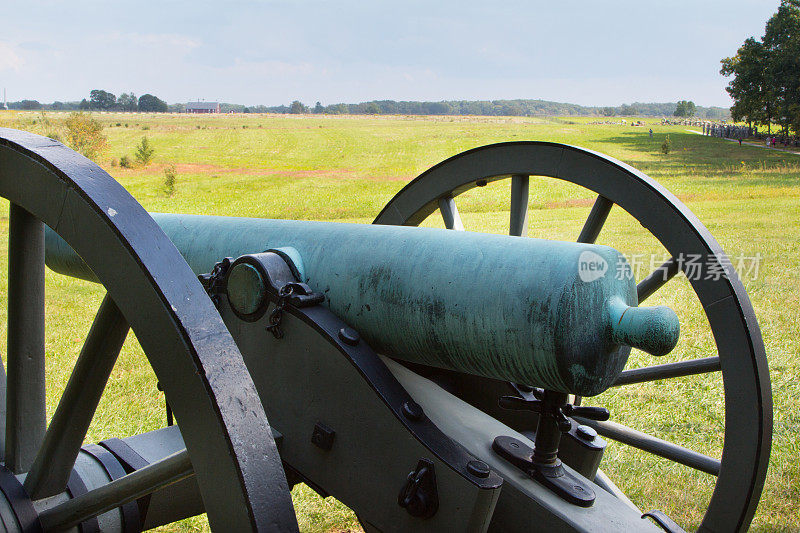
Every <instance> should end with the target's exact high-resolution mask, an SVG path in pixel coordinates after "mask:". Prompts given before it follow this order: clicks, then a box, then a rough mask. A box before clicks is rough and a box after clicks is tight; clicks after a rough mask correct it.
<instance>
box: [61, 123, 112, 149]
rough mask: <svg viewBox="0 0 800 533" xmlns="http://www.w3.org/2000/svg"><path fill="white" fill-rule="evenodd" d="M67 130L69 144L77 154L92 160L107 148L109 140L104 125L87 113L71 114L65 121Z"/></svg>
mask: <svg viewBox="0 0 800 533" xmlns="http://www.w3.org/2000/svg"><path fill="white" fill-rule="evenodd" d="M64 127H65V128H66V129H67V144H68V145H69V147H70V148H72V149H73V150H75V151H76V152H80V153H82V154H83V155H84V156H86V157H88V158H89V159H92V158H93V157H95V156H96V155H97V153H98V152H100V151H101V150H102V149H103V148H105V146H106V143H107V139H106V136H105V135H103V125H102V124H101V123H100V122H99V121H98V120H95V119H93V118H92V117H91V115H88V114H86V113H82V112H80V113H70V115H69V116H68V117H67V119H66V120H65V121H64Z"/></svg>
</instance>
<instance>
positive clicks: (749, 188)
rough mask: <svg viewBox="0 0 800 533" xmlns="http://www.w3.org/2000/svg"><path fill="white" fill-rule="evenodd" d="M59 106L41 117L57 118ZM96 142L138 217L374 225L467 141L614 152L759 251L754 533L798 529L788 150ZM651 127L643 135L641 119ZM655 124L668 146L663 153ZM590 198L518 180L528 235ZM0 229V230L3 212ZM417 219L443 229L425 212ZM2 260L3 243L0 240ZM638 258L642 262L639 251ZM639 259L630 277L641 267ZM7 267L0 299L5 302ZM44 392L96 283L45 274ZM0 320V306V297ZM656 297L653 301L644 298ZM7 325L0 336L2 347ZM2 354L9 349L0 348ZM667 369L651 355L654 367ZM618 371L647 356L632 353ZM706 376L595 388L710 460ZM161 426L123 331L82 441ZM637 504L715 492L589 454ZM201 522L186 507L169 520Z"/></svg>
mask: <svg viewBox="0 0 800 533" xmlns="http://www.w3.org/2000/svg"><path fill="white" fill-rule="evenodd" d="M59 117H60V116H59V115H55V114H51V115H50V116H49V120H50V122H51V123H52V125H53V126H51V127H53V128H55V129H58V123H59V120H60V118H59ZM96 117H97V118H98V119H99V120H101V121H102V122H103V124H104V125H105V126H106V127H105V130H104V133H105V134H106V135H107V136H108V141H109V143H108V149H107V150H106V151H105V152H104V153H103V154H102V155H101V156H100V157H99V158H98V162H99V163H100V164H101V165H102V166H103V167H104V168H105V169H106V170H107V171H109V173H110V174H111V175H112V176H113V177H114V178H116V179H117V180H118V181H120V182H121V183H122V184H123V185H124V186H125V187H126V188H127V189H128V190H129V191H130V192H131V194H132V195H133V196H134V197H135V198H136V199H137V200H138V201H139V202H141V203H142V204H143V205H144V207H145V208H146V209H148V210H150V211H171V212H181V213H196V214H209V215H237V216H250V217H268V218H293V219H308V220H334V221H346V222H361V223H369V222H370V221H371V220H372V219H373V218H374V217H375V216H376V215H377V214H378V212H379V211H380V209H381V207H382V206H383V205H384V204H386V202H388V201H389V199H390V198H391V197H392V196H393V195H394V194H395V193H396V192H397V191H399V190H400V189H401V188H402V187H403V185H404V184H405V183H407V182H408V181H409V180H411V179H412V178H414V177H415V176H416V175H418V174H419V173H420V172H422V171H424V170H425V169H427V168H429V167H430V166H432V165H434V164H435V163H437V162H439V161H441V160H443V159H445V158H447V157H449V156H452V155H454V154H456V153H458V152H461V151H463V150H466V149H469V148H473V147H476V146H481V145H485V144H489V143H494V142H499V141H510V140H548V141H556V142H564V143H568V144H574V145H578V146H582V147H586V148H590V149H593V150H596V151H599V152H602V153H606V154H608V155H611V156H613V157H615V158H617V159H620V160H622V161H624V162H626V163H628V164H630V165H632V166H634V167H636V168H638V169H640V170H642V171H644V172H645V173H647V174H648V175H650V176H651V177H653V178H654V179H656V180H657V181H659V182H660V183H661V184H663V185H664V186H665V187H666V188H667V189H669V190H670V191H672V192H673V193H675V194H676V195H677V196H678V197H679V198H680V199H681V200H682V201H683V202H684V203H686V204H687V205H688V206H689V208H690V209H691V210H692V211H693V212H694V213H696V214H697V215H698V216H699V218H700V219H701V220H702V221H703V222H704V223H705V225H706V226H707V227H708V228H709V230H710V231H711V233H712V234H713V235H714V236H715V237H716V238H717V240H718V241H719V242H720V243H721V245H722V247H723V248H724V249H725V250H726V252H727V253H728V254H729V255H730V256H731V257H738V256H746V257H752V256H755V255H756V254H760V257H761V259H760V262H759V265H758V272H757V275H754V273H753V272H750V273H749V274H748V275H746V276H744V279H743V281H744V283H745V286H746V288H747V291H748V293H749V295H750V298H751V299H752V302H753V305H754V307H755V311H756V315H757V317H758V319H759V322H760V325H761V328H762V332H763V337H764V343H765V345H766V349H767V354H768V359H769V365H770V371H771V379H772V387H773V401H774V434H773V447H772V455H771V460H770V469H769V473H768V476H767V482H766V485H765V488H764V493H763V495H762V498H761V503H760V506H759V508H758V511H757V513H756V515H755V518H754V520H753V525H752V529H753V530H754V531H800V513H798V511H797V509H798V506H799V505H800V465H798V457H800V439H799V438H798V434H800V357H798V356H800V327H799V326H798V320H797V312H798V309H800V274H799V273H800V155H795V154H787V153H781V152H776V151H770V150H766V149H764V148H761V147H755V146H742V147H740V146H738V145H736V144H735V143H731V142H727V141H724V140H720V139H712V138H708V137H703V136H701V135H697V134H695V133H691V132H688V131H687V130H689V129H695V130H696V129H697V128H690V127H685V126H669V127H662V126H661V125H660V124H659V123H658V121H656V120H653V119H644V120H645V122H646V123H647V126H646V127H645V128H641V127H638V128H634V127H630V126H612V125H591V124H589V122H591V121H592V120H595V119H588V118H576V119H566V118H514V119H510V118H508V119H504V118H494V117H486V118H482V117H437V118H433V117H338V116H337V117H334V116H331V117H318V116H271V115H224V116H205V117H198V116H187V115H162V116H157V115H125V114H117V115H115V114H102V115H97V116H96ZM0 126H7V127H20V128H24V129H29V130H32V131H37V132H40V133H42V132H43V125H42V117H41V116H40V115H39V114H37V113H11V112H6V113H0ZM650 127H652V129H653V130H654V132H655V135H654V137H653V138H652V139H651V138H650V137H649V135H648V128H650ZM666 134H669V135H670V138H671V140H672V148H673V150H672V152H671V153H670V154H668V155H664V154H662V153H661V152H660V146H661V143H662V142H663V140H664V136H665V135H666ZM145 135H146V136H148V138H149V140H150V141H151V142H152V144H153V146H154V147H155V158H154V161H153V162H152V163H151V164H150V165H148V166H146V167H143V168H141V167H140V168H133V169H122V168H120V167H119V166H112V160H117V161H118V160H119V158H120V157H121V156H124V155H127V156H128V157H131V158H132V156H133V153H134V150H135V146H136V144H137V143H138V142H139V141H140V140H141V138H142V137H143V136H145ZM168 165H174V166H175V168H176V171H177V183H176V187H175V192H174V194H173V195H172V196H168V195H167V194H166V193H165V192H164V169H165V168H166V167H167V166H168ZM594 196H595V195H594V194H593V193H591V192H590V191H586V190H583V189H579V188H577V187H574V186H569V185H567V184H564V183H554V181H553V180H548V179H545V178H534V179H532V181H531V195H530V208H531V212H530V217H529V220H530V227H529V235H530V236H535V237H546V238H555V239H564V240H574V239H575V237H576V236H577V234H578V232H579V230H580V227H581V226H582V224H583V221H584V220H585V218H586V216H587V214H588V211H589V209H590V207H591V204H592V200H593V198H594ZM458 203H459V210H460V211H461V214H462V218H463V220H464V224H465V226H466V227H467V229H468V230H475V231H487V232H500V233H505V232H507V227H508V207H507V203H508V187H507V184H499V183H498V184H492V185H490V186H487V187H485V188H481V189H479V190H475V191H471V192H470V193H468V194H467V195H465V197H463V198H459V202H458ZM0 212H2V213H3V217H2V218H0V230H2V231H7V225H8V218H7V215H6V213H7V209H6V208H5V206H3V209H2V211H0ZM426 225H439V226H441V222H440V220H439V219H438V218H433V217H431V219H430V220H428V221H426ZM598 242H600V243H602V244H609V245H612V246H615V247H617V248H618V249H619V250H621V251H622V252H624V253H626V254H628V255H629V256H633V255H634V254H662V255H663V253H664V251H663V249H662V248H660V246H659V244H658V243H657V241H655V239H653V238H652V236H650V235H649V234H647V232H645V231H643V230H642V228H641V227H640V226H639V224H638V223H637V222H636V221H634V220H633V219H632V218H631V217H630V216H629V215H627V214H626V213H624V212H622V211H621V210H619V209H616V210H614V211H612V215H611V217H610V218H609V222H608V223H607V224H606V227H605V228H604V230H603V232H602V234H601V236H600V239H599V241H598ZM0 243H2V244H0V257H1V258H2V259H0V263H2V264H0V269H2V270H4V269H5V268H6V264H5V261H6V259H5V257H6V254H5V249H6V241H5V239H2V240H0ZM648 257H649V255H648ZM647 272H648V268H643V269H642V270H641V271H640V272H639V277H642V276H644V275H645V274H646V273H647ZM5 284H6V280H5V276H3V277H2V279H0V294H2V295H3V296H2V298H5V294H6V291H5ZM668 289H669V290H666V289H665V290H663V291H661V292H659V293H658V294H657V295H656V296H654V297H653V298H652V303H653V304H656V303H661V304H667V305H670V306H672V307H673V308H675V309H676V310H677V311H678V314H679V316H680V317H681V328H682V340H681V341H680V343H679V345H678V348H677V349H676V350H675V351H674V352H673V353H672V354H670V355H669V356H667V357H666V359H668V360H670V361H671V360H681V359H688V358H694V357H705V356H710V355H715V354H714V344H713V339H712V338H711V335H710V333H709V332H708V330H707V322H706V320H705V316H704V315H703V314H702V312H701V311H700V310H699V309H698V304H697V302H696V298H695V296H694V294H693V293H692V292H691V290H690V288H689V285H688V283H687V282H686V280H685V278H683V277H680V278H676V279H675V280H673V281H671V282H670V285H669V286H668ZM47 291H48V292H47V301H46V305H47V328H48V330H47V365H48V367H47V368H48V375H47V386H48V391H49V394H48V413H49V414H52V412H53V410H54V409H55V406H56V403H57V400H58V398H59V396H60V392H61V390H63V388H64V386H65V384H66V380H67V379H68V377H69V372H70V370H71V368H72V365H73V364H74V361H75V358H76V356H77V354H78V352H79V350H80V347H81V345H82V342H83V338H84V336H85V333H86V331H88V328H89V325H90V323H91V320H92V318H93V316H94V312H95V310H96V309H97V306H98V305H99V303H100V301H101V299H102V296H103V290H102V288H100V287H97V286H94V285H92V284H89V283H84V282H79V281H75V280H71V279H67V278H64V277H62V276H59V275H57V274H53V273H51V272H48V273H47ZM0 303H2V305H0V315H3V316H4V314H5V305H4V302H0ZM650 303H651V302H650V301H648V304H650ZM4 336H5V331H4V328H3V330H2V331H1V332H0V339H1V342H2V343H3V345H4V343H5V338H4ZM3 352H5V349H4V348H3ZM659 362H663V360H661V361H659ZM629 364H630V365H631V366H634V365H635V366H644V365H649V364H653V363H652V358H651V357H650V356H647V355H645V354H641V353H635V354H634V355H633V356H632V358H631V362H630V363H629ZM722 398H723V396H722V388H721V377H720V376H719V375H718V374H711V375H705V376H696V377H690V378H681V379H676V380H671V381H669V382H655V383H652V384H648V385H637V386H629V387H624V388H618V389H613V390H611V391H609V392H606V393H604V394H603V395H601V396H599V397H597V398H596V399H592V402H593V403H596V404H602V405H605V406H608V407H609V409H610V410H611V413H612V419H613V420H617V421H619V422H621V423H624V424H626V425H629V426H632V427H635V428H636V429H639V430H642V431H645V432H647V433H650V434H653V435H656V436H659V437H661V438H664V439H666V440H670V441H673V442H676V443H679V444H682V445H684V446H687V447H690V448H692V449H695V450H698V451H701V452H703V453H707V454H709V455H713V456H719V454H720V450H721V449H722V438H721V435H722V430H723V427H724V426H723V414H724V413H723V408H722ZM163 423H164V402H163V397H162V396H161V395H160V393H159V392H158V391H157V390H156V386H155V376H154V375H153V373H152V371H151V370H150V368H149V366H148V364H147V362H146V359H145V357H144V355H143V354H142V352H141V349H140V348H139V347H138V344H137V343H136V342H135V339H134V338H133V336H130V337H129V339H128V341H127V343H126V345H125V348H124V349H123V353H122V355H121V357H120V359H119V362H118V364H117V366H116V367H115V370H114V374H113V377H112V383H111V384H110V386H109V388H108V389H107V390H106V393H105V395H104V397H103V400H102V403H101V406H100V409H99V410H98V413H97V415H96V417H95V421H94V423H93V426H92V428H91V430H90V433H89V436H88V439H87V440H88V441H92V442H94V441H97V440H100V439H103V438H107V437H110V436H119V437H123V436H127V435H132V434H135V433H140V432H143V431H148V430H152V429H155V428H157V427H160V426H161V425H163ZM602 467H603V468H604V470H605V471H606V473H608V474H609V475H610V476H611V477H612V479H614V480H615V481H616V482H617V483H618V484H619V485H620V487H622V488H623V489H624V490H625V491H626V492H627V493H628V495H629V496H630V497H631V499H633V501H634V502H636V503H637V504H638V505H639V506H640V507H641V508H643V509H648V510H649V509H654V508H655V509H661V510H664V511H665V512H667V514H669V515H670V516H672V517H673V518H675V519H676V520H677V521H678V522H679V523H681V524H682V525H683V526H685V527H686V528H687V529H689V528H692V527H694V526H696V525H697V524H698V523H699V520H700V519H701V518H702V512H703V510H704V509H705V504H706V503H707V501H708V499H709V498H710V495H711V491H712V490H713V482H712V480H711V479H710V478H709V476H707V475H705V474H698V473H696V472H694V471H692V470H690V469H688V468H686V467H683V466H679V465H675V464H672V463H670V462H668V461H665V460H662V459H659V458H655V457H653V456H649V455H647V454H645V453H642V452H638V451H635V450H632V449H630V448H627V447H626V446H624V445H620V444H615V443H611V444H610V445H609V448H608V449H607V450H606V455H605V459H604V463H603V465H602ZM294 499H295V506H296V509H297V513H298V518H299V519H300V522H301V527H302V529H303V530H304V531H347V530H358V524H357V521H356V520H355V518H354V516H353V515H352V514H351V513H350V512H349V510H348V509H346V508H345V507H344V506H343V505H341V504H339V503H338V502H336V501H334V500H332V499H328V500H322V499H320V498H319V497H318V496H316V495H315V494H314V493H313V491H311V490H310V489H308V488H306V487H297V488H296V489H295V491H294ZM204 527H205V525H204V522H203V520H202V518H195V519H191V520H188V521H186V522H183V523H181V524H178V525H172V526H169V527H168V528H165V530H195V529H203V528H204Z"/></svg>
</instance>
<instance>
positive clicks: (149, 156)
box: [135, 136, 155, 166]
mask: <svg viewBox="0 0 800 533" xmlns="http://www.w3.org/2000/svg"><path fill="white" fill-rule="evenodd" d="M154 152H155V148H153V147H152V146H150V141H148V140H147V137H146V136H145V137H142V140H141V141H140V142H139V144H138V145H137V146H136V154H135V156H136V161H138V162H139V163H141V164H142V165H143V166H147V165H148V163H150V161H152V160H153V153H154Z"/></svg>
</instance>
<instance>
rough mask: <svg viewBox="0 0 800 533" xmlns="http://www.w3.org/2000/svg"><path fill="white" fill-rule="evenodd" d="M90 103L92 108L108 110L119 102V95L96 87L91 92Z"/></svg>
mask: <svg viewBox="0 0 800 533" xmlns="http://www.w3.org/2000/svg"><path fill="white" fill-rule="evenodd" d="M89 103H90V104H91V106H92V109H100V110H103V111H108V110H109V109H113V108H114V106H115V105H116V104H117V97H116V96H114V95H113V94H111V93H109V92H106V91H104V90H102V89H94V90H93V91H92V92H90V93H89Z"/></svg>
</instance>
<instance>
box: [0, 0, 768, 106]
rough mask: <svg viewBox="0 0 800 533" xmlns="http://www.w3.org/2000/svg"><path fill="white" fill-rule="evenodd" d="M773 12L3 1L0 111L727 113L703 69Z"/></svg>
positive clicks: (693, 5)
mask: <svg viewBox="0 0 800 533" xmlns="http://www.w3.org/2000/svg"><path fill="white" fill-rule="evenodd" d="M779 3H780V2H779V0H691V1H688V0H673V1H671V2H653V1H650V0H604V1H598V0H572V1H569V0H567V1H565V0H552V1H548V2H543V1H538V0H528V1H515V0H510V1H504V2H498V1H494V2H490V1H482V2H475V1H471V0H441V1H436V0H425V1H418V0H402V1H395V2H384V1H381V0H359V1H352V0H332V1H326V0H316V1H312V0H308V1H303V0H295V1H274V0H250V1H237V0H230V1H217V2H206V1H203V0H195V1H191V2H190V1H182V0H161V1H157V2H154V1H151V0H137V1H133V2H131V1H128V2H118V1H115V0H105V1H95V0H70V1H62V0H26V1H18V0H3V2H2V8H0V89H1V88H6V89H7V91H8V99H9V100H10V101H16V100H21V99H24V98H27V99H35V100H39V101H41V102H52V101H54V100H62V101H65V100H80V99H81V98H86V97H88V94H89V91H90V90H92V89H105V90H108V91H110V92H113V93H114V94H116V95H119V94H120V93H122V92H130V91H133V92H134V93H136V94H137V95H141V94H143V93H147V92H149V93H153V94H155V95H157V96H159V97H160V98H162V99H164V100H166V101H168V102H170V103H174V102H186V101H189V100H196V99H205V100H210V101H215V100H219V101H224V102H234V103H242V104H247V105H255V104H265V105H279V104H284V103H289V102H291V101H292V100H295V99H299V100H301V101H303V102H305V103H307V104H312V105H313V103H314V102H316V101H321V102H322V103H323V104H331V103H337V102H359V101H366V100H379V99H393V100H456V99H458V100H461V99H463V100H473V99H487V100H493V99H505V98H509V99H511V98H541V99H544V100H555V101H559V102H571V103H577V104H583V105H619V104H621V103H630V102H633V101H640V102H668V101H673V102H674V101H676V100H683V99H688V100H693V101H695V103H697V104H699V105H706V106H708V105H718V106H729V105H730V100H729V98H728V96H727V93H726V92H725V85H726V84H727V81H726V79H725V78H723V77H722V76H720V75H719V66H720V65H719V60H720V59H721V58H723V57H727V56H730V55H733V54H735V52H736V49H737V48H738V47H739V45H741V43H742V42H743V41H744V40H745V39H746V38H747V37H749V36H756V37H760V36H761V35H762V34H763V31H764V24H765V22H766V21H767V19H768V18H769V17H770V16H771V15H772V14H773V13H774V12H775V11H776V10H777V7H778V5H779Z"/></svg>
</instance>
